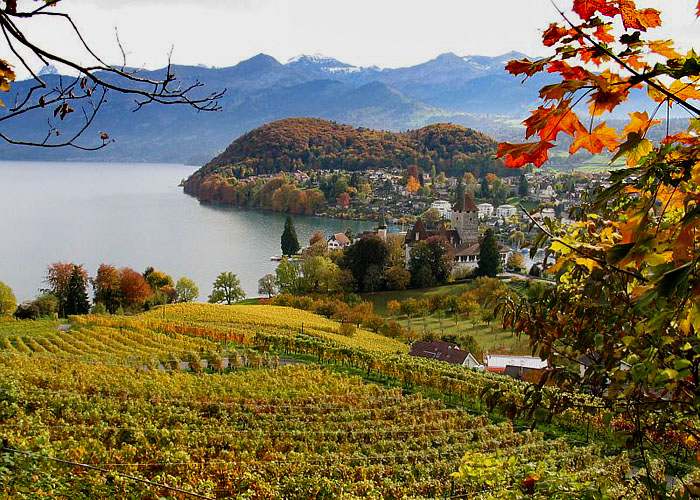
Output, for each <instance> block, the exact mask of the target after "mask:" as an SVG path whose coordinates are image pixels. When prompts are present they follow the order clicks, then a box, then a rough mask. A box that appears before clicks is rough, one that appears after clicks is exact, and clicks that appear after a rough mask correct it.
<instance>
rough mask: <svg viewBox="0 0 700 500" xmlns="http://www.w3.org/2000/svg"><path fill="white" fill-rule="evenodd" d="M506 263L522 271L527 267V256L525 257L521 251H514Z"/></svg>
mask: <svg viewBox="0 0 700 500" xmlns="http://www.w3.org/2000/svg"><path fill="white" fill-rule="evenodd" d="M506 265H507V266H508V268H510V269H514V270H516V271H521V270H523V269H525V257H523V254H521V253H520V252H513V253H512V254H510V257H509V258H508V262H507V263H506Z"/></svg>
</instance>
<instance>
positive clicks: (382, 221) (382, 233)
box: [377, 210, 387, 241]
mask: <svg viewBox="0 0 700 500" xmlns="http://www.w3.org/2000/svg"><path fill="white" fill-rule="evenodd" d="M386 233H387V227H386V218H385V217H384V210H382V211H381V212H379V224H378V225H377V235H378V236H379V237H380V238H381V239H382V241H386Z"/></svg>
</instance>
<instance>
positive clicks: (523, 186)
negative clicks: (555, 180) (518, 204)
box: [518, 175, 530, 198]
mask: <svg viewBox="0 0 700 500" xmlns="http://www.w3.org/2000/svg"><path fill="white" fill-rule="evenodd" d="M529 195H530V185H529V184H528V182H527V177H525V175H521V176H520V186H518V196H520V197H521V198H525V197H526V196H529Z"/></svg>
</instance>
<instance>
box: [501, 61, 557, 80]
mask: <svg viewBox="0 0 700 500" xmlns="http://www.w3.org/2000/svg"><path fill="white" fill-rule="evenodd" d="M547 62H548V59H544V60H541V61H530V60H528V59H520V60H516V59H513V60H511V61H508V64H506V71H508V72H509V73H510V74H512V75H520V74H525V75H527V76H532V75H534V74H535V73H539V72H540V71H542V70H543V69H544V66H545V65H546V64H547Z"/></svg>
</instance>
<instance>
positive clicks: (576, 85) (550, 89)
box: [540, 80, 588, 101]
mask: <svg viewBox="0 0 700 500" xmlns="http://www.w3.org/2000/svg"><path fill="white" fill-rule="evenodd" d="M586 85H588V82H585V81H583V80H564V81H563V82H561V83H555V84H552V85H545V86H544V87H542V88H541V89H540V97H541V98H542V99H545V100H557V101H561V100H562V99H563V98H564V96H566V94H569V93H573V92H576V91H577V90H579V89H582V88H583V87H585V86H586Z"/></svg>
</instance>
